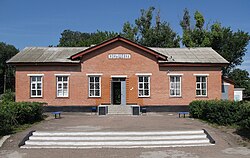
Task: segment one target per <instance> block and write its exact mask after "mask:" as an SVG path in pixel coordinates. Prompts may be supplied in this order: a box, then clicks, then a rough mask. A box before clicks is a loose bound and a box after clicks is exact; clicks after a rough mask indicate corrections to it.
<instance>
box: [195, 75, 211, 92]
mask: <svg viewBox="0 0 250 158" xmlns="http://www.w3.org/2000/svg"><path fill="white" fill-rule="evenodd" d="M195 76H196V77H195V95H196V96H197V97H207V89H208V87H207V76H208V75H195ZM197 77H199V78H200V82H197ZM203 77H205V80H206V81H205V83H206V89H205V90H206V94H205V95H203V94H202V91H203V90H204V89H202V83H204V82H202V78H203ZM197 85H200V88H197ZM197 90H199V91H200V92H201V93H200V95H197Z"/></svg>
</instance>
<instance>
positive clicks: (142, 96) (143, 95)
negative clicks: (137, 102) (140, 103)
mask: <svg viewBox="0 0 250 158" xmlns="http://www.w3.org/2000/svg"><path fill="white" fill-rule="evenodd" d="M137 76H138V97H139V98H145V97H150V75H137ZM140 77H143V81H142V82H140V79H139V78H140ZM144 77H148V82H145V81H144ZM140 83H142V88H140V86H139V85H140ZM144 83H148V89H145V87H144ZM140 90H142V91H143V94H142V95H140V92H139V91H140ZM145 90H148V95H145V94H144V91H145Z"/></svg>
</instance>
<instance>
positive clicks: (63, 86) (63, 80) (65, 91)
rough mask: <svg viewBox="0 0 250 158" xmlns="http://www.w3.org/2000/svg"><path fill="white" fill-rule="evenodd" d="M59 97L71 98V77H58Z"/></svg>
mask: <svg viewBox="0 0 250 158" xmlns="http://www.w3.org/2000/svg"><path fill="white" fill-rule="evenodd" d="M56 80H57V97H68V96H69V76H56Z"/></svg>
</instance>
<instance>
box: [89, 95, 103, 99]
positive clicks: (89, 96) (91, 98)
mask: <svg viewBox="0 0 250 158" xmlns="http://www.w3.org/2000/svg"><path fill="white" fill-rule="evenodd" d="M95 98H96V99H97V98H101V96H99V97H95V96H93V97H90V96H88V99H95Z"/></svg>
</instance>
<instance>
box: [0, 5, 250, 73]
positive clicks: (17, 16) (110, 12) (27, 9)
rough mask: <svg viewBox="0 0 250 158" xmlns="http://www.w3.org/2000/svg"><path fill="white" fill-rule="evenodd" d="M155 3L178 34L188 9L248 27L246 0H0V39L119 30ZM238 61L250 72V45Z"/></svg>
mask: <svg viewBox="0 0 250 158" xmlns="http://www.w3.org/2000/svg"><path fill="white" fill-rule="evenodd" d="M150 6H154V7H155V8H156V9H159V10H160V16H161V20H164V21H167V22H169V23H170V25H171V27H172V28H173V30H174V31H176V32H177V33H178V34H179V35H182V29H181V27H180V25H179V21H180V20H181V19H182V16H183V10H184V8H187V9H188V10H189V11H190V13H191V15H192V14H193V13H194V12H195V11H196V10H198V11H200V12H201V13H202V14H203V15H204V17H205V20H206V23H208V24H212V23H213V22H216V21H218V22H220V23H221V24H222V25H223V26H228V27H231V28H232V29H233V30H234V31H237V30H238V29H239V30H243V31H245V32H250V18H249V16H250V9H249V7H250V1H249V0H105V1H104V0H99V1H98V0H0V41H1V42H5V43H8V44H12V45H14V46H15V47H16V48H18V49H20V50H21V49H23V48H24V47H27V46H49V45H57V44H58V43H59V39H60V36H61V33H62V32H63V30H65V29H70V30H74V31H80V32H95V31H97V30H101V31H115V32H120V31H121V30H122V26H123V24H124V22H126V21H129V22H130V23H134V20H135V19H136V18H138V17H139V16H140V9H148V8H149V7H150ZM247 49H248V50H247V53H246V55H245V57H244V62H243V64H242V65H241V66H240V68H242V69H246V70H248V72H250V45H248V47H247Z"/></svg>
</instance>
